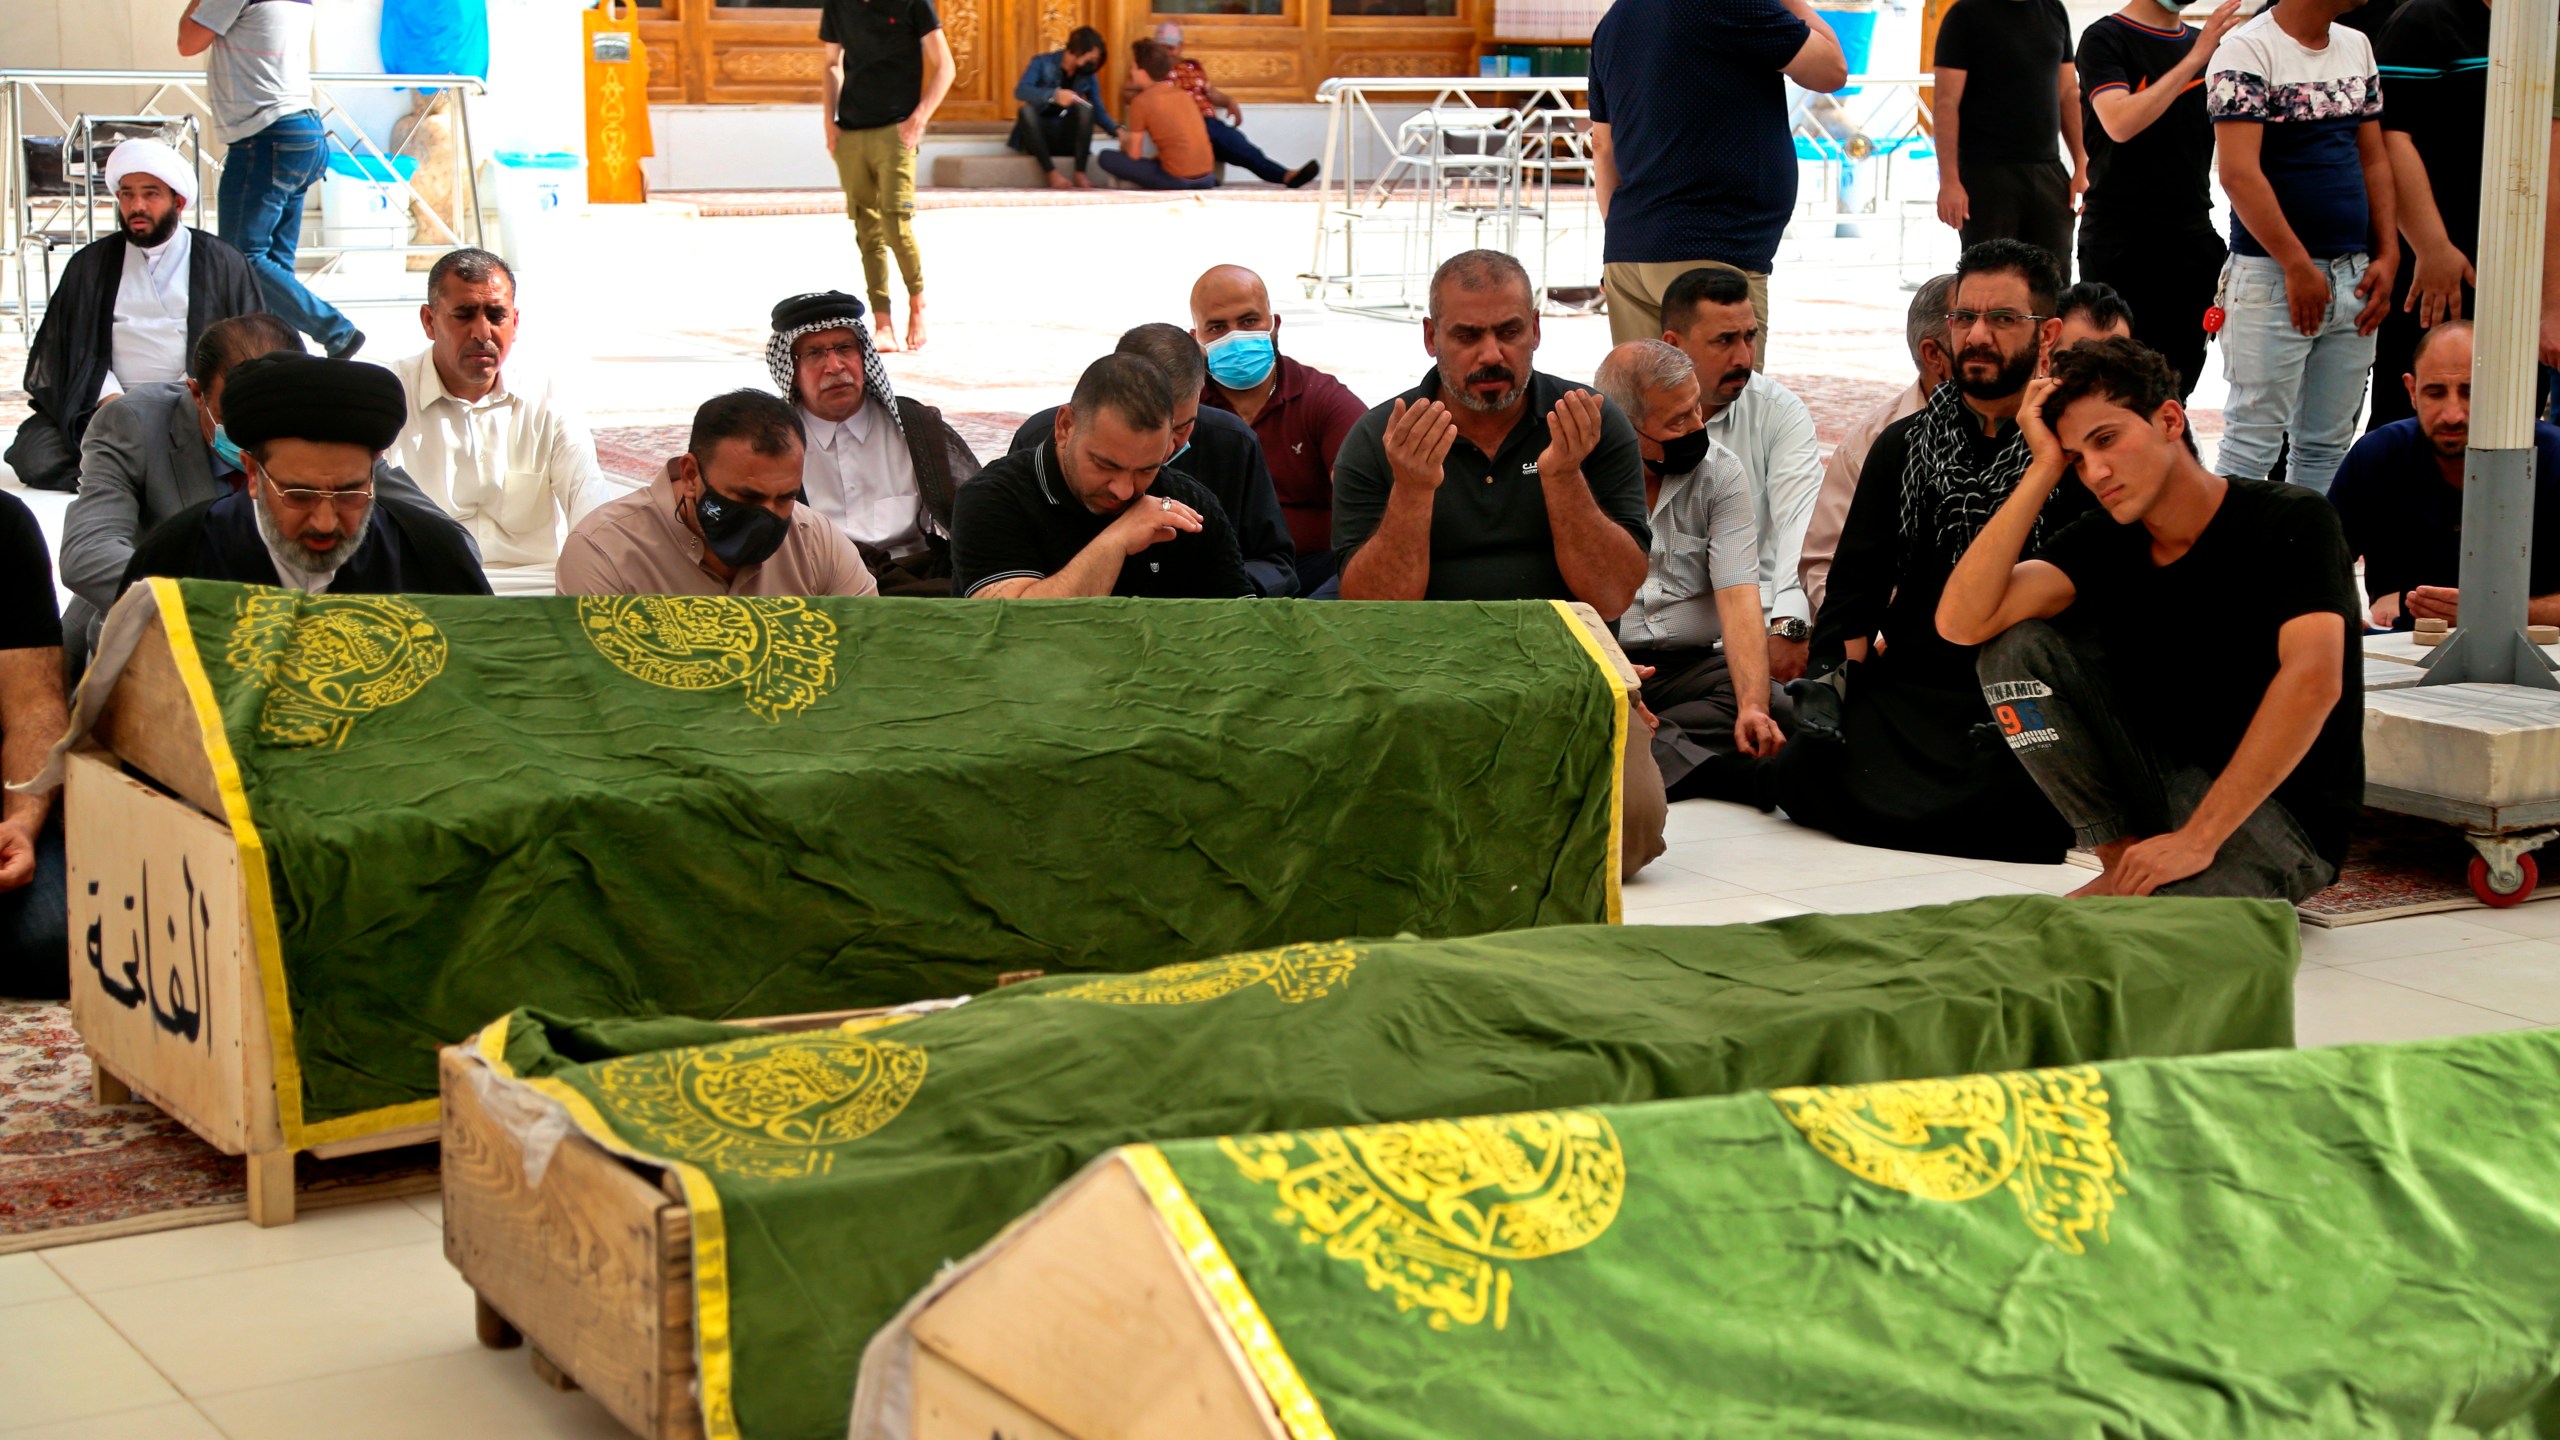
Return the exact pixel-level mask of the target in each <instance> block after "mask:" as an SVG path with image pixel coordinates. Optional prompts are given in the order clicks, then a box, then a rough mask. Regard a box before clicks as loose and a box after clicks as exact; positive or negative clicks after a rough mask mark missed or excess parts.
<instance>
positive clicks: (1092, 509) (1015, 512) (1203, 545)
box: [951, 331, 1254, 600]
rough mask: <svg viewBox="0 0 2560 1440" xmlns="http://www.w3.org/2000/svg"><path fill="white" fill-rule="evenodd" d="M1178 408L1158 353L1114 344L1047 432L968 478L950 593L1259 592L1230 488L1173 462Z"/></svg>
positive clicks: (999, 596) (996, 596)
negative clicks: (1229, 507) (1243, 550)
mask: <svg viewBox="0 0 2560 1440" xmlns="http://www.w3.org/2000/svg"><path fill="white" fill-rule="evenodd" d="M1175 333H1176V334H1177V335H1178V334H1179V333H1180V332H1178V331H1177V332H1175ZM1173 408H1174V397H1173V391H1172V389H1171V388H1170V387H1168V386H1167V385H1166V384H1165V378H1164V371H1163V370H1162V369H1161V368H1159V367H1158V366H1156V365H1154V364H1152V363H1150V362H1148V361H1146V360H1142V359H1140V358H1139V357H1137V356H1135V355H1118V354H1114V355H1105V356H1103V357H1102V358H1101V359H1099V360H1096V361H1094V362H1093V363H1092V364H1091V365H1088V366H1086V367H1085V371H1084V374H1083V375H1081V376H1079V377H1077V380H1076V389H1075V394H1074V396H1073V397H1072V398H1071V399H1069V400H1068V402H1067V404H1066V405H1065V406H1064V407H1063V408H1061V409H1060V410H1059V411H1058V412H1057V414H1056V417H1055V418H1054V419H1053V420H1052V421H1051V422H1050V426H1051V430H1050V438H1049V439H1048V440H1045V441H1043V442H1041V443H1040V444H1037V445H1033V446H1031V447H1029V448H1027V449H1022V450H1016V451H1014V452H1013V453H1012V454H1010V455H1007V456H1005V457H1004V458H1003V459H1001V460H998V461H997V462H995V463H994V464H992V465H990V466H988V467H987V468H986V469H985V470H984V471H982V472H980V473H979V475H978V478H977V479H975V480H972V481H970V482H969V483H968V484H967V485H965V486H963V487H961V490H960V499H959V503H958V505H957V506H956V507H955V508H954V509H953V511H952V515H951V571H952V575H951V593H953V594H955V595H963V596H972V597H979V598H984V599H990V600H1006V599H1022V600H1040V599H1055V598H1062V597H1068V596H1091V595H1134V596H1151V597H1155V598H1159V599H1173V598H1192V599H1218V600H1224V599H1234V598H1238V597H1243V596H1250V595H1252V594H1253V593H1254V590H1253V585H1252V582H1251V581H1249V580H1247V579H1246V578H1245V572H1244V561H1243V559H1242V558H1241V557H1240V555H1239V554H1238V553H1237V550H1236V532H1235V527H1234V526H1233V525H1231V524H1229V523H1228V520H1227V514H1226V511H1225V510H1224V509H1223V508H1222V507H1221V506H1220V505H1219V504H1218V500H1217V497H1216V496H1214V495H1211V494H1210V493H1209V491H1208V489H1207V488H1206V487H1205V486H1203V485H1201V484H1200V483H1199V482H1198V481H1196V480H1193V479H1192V478H1191V477H1189V476H1187V475H1184V474H1182V473H1181V472H1180V471H1177V470H1170V469H1167V468H1166V462H1167V461H1168V460H1169V459H1170V458H1171V456H1172V455H1173V450H1174V446H1173Z"/></svg>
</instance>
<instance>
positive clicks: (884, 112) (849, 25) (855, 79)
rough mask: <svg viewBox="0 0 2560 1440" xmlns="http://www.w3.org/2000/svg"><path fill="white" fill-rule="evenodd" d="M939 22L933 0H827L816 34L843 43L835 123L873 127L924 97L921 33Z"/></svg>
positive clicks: (899, 116) (893, 120)
mask: <svg viewBox="0 0 2560 1440" xmlns="http://www.w3.org/2000/svg"><path fill="white" fill-rule="evenodd" d="M941 28H942V17H941V16H939V15H936V14H934V13H933V0H825V8H824V9H821V10H820V11H819V12H818V38H819V39H820V40H822V41H824V42H825V43H827V44H829V45H841V46H843V47H844V88H843V89H842V90H840V91H838V92H836V127H837V128H838V129H842V130H876V129H878V128H879V127H881V126H883V125H895V124H898V123H899V122H901V121H903V120H905V119H906V118H907V117H908V116H909V115H912V114H914V113H915V110H916V105H917V104H918V102H920V101H922V100H923V99H924V37H926V36H927V35H930V34H932V33H933V32H934V31H936V30H939V29H941Z"/></svg>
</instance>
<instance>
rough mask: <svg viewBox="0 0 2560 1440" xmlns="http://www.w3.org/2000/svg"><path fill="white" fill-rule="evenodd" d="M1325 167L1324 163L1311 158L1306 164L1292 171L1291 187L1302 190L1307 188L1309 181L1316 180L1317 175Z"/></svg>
mask: <svg viewBox="0 0 2560 1440" xmlns="http://www.w3.org/2000/svg"><path fill="white" fill-rule="evenodd" d="M1323 169H1324V167H1323V166H1322V165H1319V164H1317V163H1316V162H1315V161H1313V160H1310V161H1308V162H1307V163H1306V164H1304V165H1301V166H1299V167H1298V168H1297V169H1295V170H1292V171H1290V172H1289V188H1290V189H1292V190H1302V189H1304V188H1306V186H1307V184H1308V182H1310V181H1312V180H1314V179H1315V178H1316V176H1317V175H1318V174H1319V173H1321V172H1322V171H1323Z"/></svg>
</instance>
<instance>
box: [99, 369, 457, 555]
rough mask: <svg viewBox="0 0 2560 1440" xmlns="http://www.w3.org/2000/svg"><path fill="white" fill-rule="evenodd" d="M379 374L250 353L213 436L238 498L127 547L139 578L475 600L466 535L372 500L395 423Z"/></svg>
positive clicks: (391, 389) (410, 509) (426, 511)
mask: <svg viewBox="0 0 2560 1440" xmlns="http://www.w3.org/2000/svg"><path fill="white" fill-rule="evenodd" d="M408 414H409V406H408V401H407V399H406V398H405V397H404V396H403V395H402V394H401V390H400V382H399V380H398V379H396V378H394V377H393V375H392V373H391V372H390V371H388V370H385V369H383V368H382V367H381V366H379V365H367V364H364V363H362V362H361V361H355V360H327V359H322V358H321V357H319V356H316V355H304V354H300V353H285V354H275V355H262V356H259V357H258V358H257V359H254V360H247V361H243V362H242V363H240V364H238V365H235V366H233V367H232V368H231V369H230V371H229V372H228V373H226V374H225V375H224V376H223V381H222V429H223V431H224V432H225V438H227V439H228V440H230V441H231V442H232V443H233V444H235V445H238V446H239V447H240V467H241V474H242V477H243V480H244V488H243V489H241V490H239V491H238V492H236V493H233V494H229V495H225V496H223V497H222V498H221V499H218V500H213V501H209V502H207V503H205V504H202V505H197V506H193V507H190V508H189V509H186V510H182V511H180V512H179V513H178V514H176V515H174V516H172V517H170V519H169V521H168V523H166V524H164V525H162V526H160V527H159V528H158V529H156V530H154V531H152V532H151V533H150V534H149V535H147V536H145V537H144V538H143V540H142V543H141V544H139V545H137V546H135V547H134V552H133V559H132V561H131V562H130V563H129V564H127V565H126V566H125V573H124V583H125V584H126V585H127V586H130V585H132V584H133V583H134V582H135V581H138V580H140V579H142V578H143V577H145V576H149V575H162V576H168V577H170V578H172V579H180V580H230V581H236V582H238V583H240V584H244V585H277V586H282V587H284V588H287V589H292V590H305V591H309V592H312V593H314V594H318V593H322V592H326V593H329V594H333V595H402V594H419V595H486V594H488V593H489V581H488V577H487V576H485V575H483V574H481V572H480V557H479V556H478V555H477V554H475V553H474V552H473V550H472V548H471V536H470V534H469V532H467V531H465V530H464V529H463V528H462V527H461V526H460V525H458V524H456V523H455V522H454V521H453V520H452V518H451V517H449V516H447V515H446V514H445V513H444V512H443V511H441V510H438V509H436V508H435V507H434V506H432V505H421V504H415V503H412V502H410V501H407V500H402V499H400V498H398V497H396V496H393V495H388V494H383V493H381V492H380V490H379V487H377V485H376V484H375V479H374V477H375V476H376V474H378V473H379V472H378V470H377V466H378V465H379V463H380V461H381V459H382V455H383V452H384V451H386V450H389V449H390V448H391V442H392V441H394V440H396V439H398V438H399V436H400V426H401V423H402V422H403V421H405V420H406V419H407V418H408Z"/></svg>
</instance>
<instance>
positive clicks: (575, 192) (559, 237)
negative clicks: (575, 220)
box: [489, 150, 587, 271]
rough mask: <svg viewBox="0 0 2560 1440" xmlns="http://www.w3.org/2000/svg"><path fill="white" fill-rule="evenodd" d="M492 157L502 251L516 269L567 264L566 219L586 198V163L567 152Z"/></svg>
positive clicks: (512, 152) (492, 183)
mask: <svg viewBox="0 0 2560 1440" xmlns="http://www.w3.org/2000/svg"><path fill="white" fill-rule="evenodd" d="M489 158H490V167H489V170H490V188H491V189H492V190H494V191H495V192H496V194H497V200H498V253H499V254H501V255H503V256H505V257H506V260H507V263H508V264H509V265H511V266H513V267H514V268H516V269H518V270H531V271H545V270H551V269H555V268H557V267H559V266H560V265H562V264H565V263H566V261H565V259H564V258H563V254H564V252H565V251H566V250H567V248H568V246H569V243H570V234H569V226H568V223H567V222H568V221H569V220H570V219H571V218H572V217H573V216H575V215H576V214H577V213H578V211H579V207H581V206H583V205H584V204H585V203H586V199H587V164H586V161H584V160H582V159H580V158H579V157H577V156H575V155H570V154H567V153H564V152H558V151H553V152H548V153H543V154H527V153H526V152H524V151H521V150H501V151H499V152H498V153H497V154H495V155H493V156H491V157H489Z"/></svg>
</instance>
